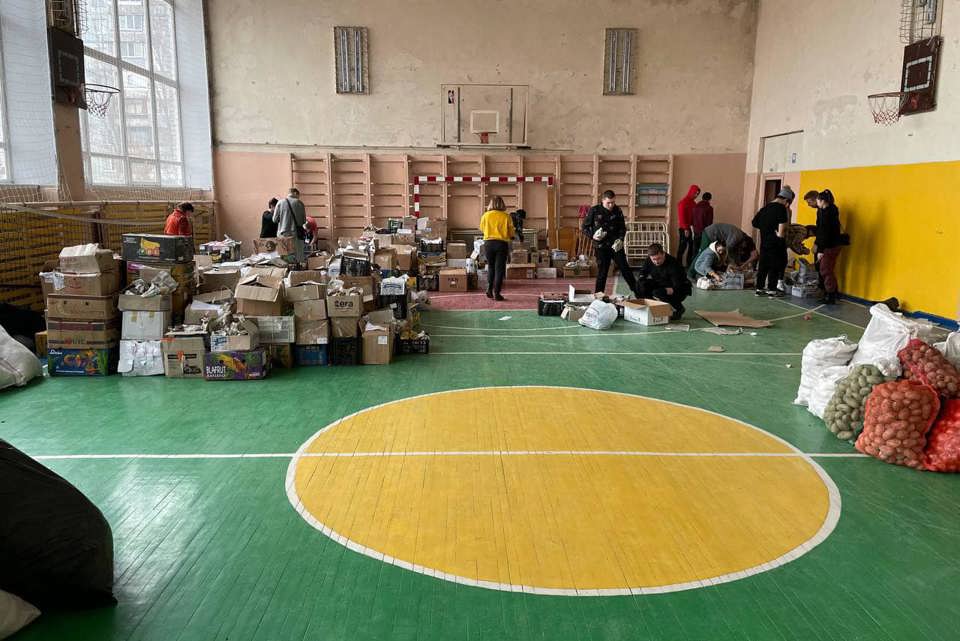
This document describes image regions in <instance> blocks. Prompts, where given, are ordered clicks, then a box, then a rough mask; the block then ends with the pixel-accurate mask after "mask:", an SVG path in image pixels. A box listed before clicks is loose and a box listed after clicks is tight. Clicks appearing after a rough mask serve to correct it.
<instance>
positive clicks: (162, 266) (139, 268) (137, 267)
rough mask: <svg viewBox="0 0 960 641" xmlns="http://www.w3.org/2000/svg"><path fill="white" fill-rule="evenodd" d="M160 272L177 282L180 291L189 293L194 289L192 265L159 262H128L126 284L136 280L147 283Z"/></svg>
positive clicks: (193, 269) (194, 273) (193, 268)
mask: <svg viewBox="0 0 960 641" xmlns="http://www.w3.org/2000/svg"><path fill="white" fill-rule="evenodd" d="M161 271H165V272H167V273H168V274H170V277H171V278H173V280H175V281H177V284H178V285H179V286H180V289H182V290H185V291H190V292H192V291H193V290H194V289H195V286H196V281H195V279H196V269H195V267H194V265H193V263H172V262H169V261H159V260H157V261H147V262H145V261H129V262H128V263H127V282H128V283H132V282H133V281H135V280H137V279H138V278H142V279H143V280H145V281H147V282H148V283H149V282H150V281H152V280H153V279H154V277H156V275H157V274H158V273H159V272H161ZM177 291H178V292H179V291H180V290H177Z"/></svg>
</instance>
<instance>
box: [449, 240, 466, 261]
mask: <svg viewBox="0 0 960 641" xmlns="http://www.w3.org/2000/svg"><path fill="white" fill-rule="evenodd" d="M468 256H469V254H468V253H467V244H466V243H447V258H448V259H449V258H453V259H454V260H459V259H462V258H467V257H468Z"/></svg>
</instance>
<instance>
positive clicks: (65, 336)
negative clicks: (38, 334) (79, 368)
mask: <svg viewBox="0 0 960 641" xmlns="http://www.w3.org/2000/svg"><path fill="white" fill-rule="evenodd" d="M46 335H47V343H48V345H49V347H50V348H51V349H52V348H68V349H77V348H86V347H95V348H107V347H116V346H117V341H119V340H120V326H119V324H118V323H117V320H116V319H115V318H112V319H110V320H108V321H75V320H74V321H71V320H56V319H49V320H47V332H46Z"/></svg>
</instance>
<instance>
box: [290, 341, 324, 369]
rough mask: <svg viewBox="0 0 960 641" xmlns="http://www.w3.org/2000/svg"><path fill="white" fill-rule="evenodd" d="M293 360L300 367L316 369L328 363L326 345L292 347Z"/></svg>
mask: <svg viewBox="0 0 960 641" xmlns="http://www.w3.org/2000/svg"><path fill="white" fill-rule="evenodd" d="M293 355H294V356H293V360H294V362H295V363H296V364H297V365H299V366H300V367H318V366H325V365H327V364H328V363H329V360H328V359H327V346H326V345H294V346H293Z"/></svg>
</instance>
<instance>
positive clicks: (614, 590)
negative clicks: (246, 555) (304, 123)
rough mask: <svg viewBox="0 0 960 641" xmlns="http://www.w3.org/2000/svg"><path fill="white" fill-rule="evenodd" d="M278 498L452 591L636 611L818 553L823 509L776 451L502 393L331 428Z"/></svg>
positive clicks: (597, 395)
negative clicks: (638, 604) (637, 605)
mask: <svg viewBox="0 0 960 641" xmlns="http://www.w3.org/2000/svg"><path fill="white" fill-rule="evenodd" d="M287 492H288V496H289V498H290V500H291V502H292V503H293V505H294V506H295V507H296V508H297V510H298V511H299V512H300V513H301V514H302V515H303V517H304V518H305V519H307V520H308V521H309V522H310V523H311V524H313V525H314V526H315V527H317V528H318V529H320V530H321V531H323V532H324V533H325V534H327V535H328V536H330V537H331V538H333V539H335V540H337V541H339V542H340V543H342V544H344V545H347V546H349V547H350V548H351V549H353V550H356V551H359V552H361V553H363V554H367V555H369V556H372V557H374V558H377V559H382V560H384V561H385V562H389V563H394V564H397V565H400V566H401V567H405V568H408V569H411V570H415V571H419V572H422V573H424V574H428V575H431V576H437V577H440V578H444V579H447V580H451V581H456V582H459V583H465V584H469V585H478V586H482V587H488V588H494V589H502V590H514V591H527V592H535V593H544V594H571V595H573V594H576V595H605V594H644V593H656V592H667V591H674V590H682V589H689V588H693V587H700V586H704V585H713V584H717V583H723V582H726V581H731V580H735V579H738V578H743V577H746V576H749V575H751V574H756V573H758V572H761V571H764V570H767V569H771V568H773V567H777V566H779V565H782V564H784V563H786V562H788V561H791V560H793V559H795V558H797V557H799V556H800V555H801V554H803V553H804V552H806V551H807V550H809V549H810V548H812V547H813V546H815V545H816V544H817V543H819V542H820V541H822V540H823V539H825V538H826V536H827V535H829V533H830V532H831V531H832V529H833V527H834V526H835V524H836V521H837V518H838V517H839V494H838V493H837V490H836V486H834V484H833V482H832V481H831V480H830V478H829V477H828V476H827V475H826V473H825V472H824V471H823V470H822V469H821V468H820V467H819V466H818V465H817V464H816V463H815V462H814V461H813V460H812V459H810V458H809V457H807V456H806V455H804V454H802V453H800V452H799V451H798V450H796V449H795V448H793V447H792V446H791V445H789V444H787V443H786V442H784V441H782V440H780V439H778V438H776V437H774V436H772V435H770V434H768V433H766V432H763V431H762V430H759V429H757V428H755V427H751V426H749V425H746V424H744V423H741V422H738V421H734V420H732V419H730V418H727V417H723V416H720V415H717V414H713V413H710V412H706V411H703V410H699V409H696V408H692V407H687V406H682V405H676V404H671V403H666V402H663V401H658V400H654V399H648V398H643V397H638V396H631V395H625V394H617V393H612V392H603V391H597V390H586V389H577V388H550V387H503V388H482V389H473V390H461V391H454V392H444V393H438V394H432V395H427V396H422V397H416V398H411V399H404V400H402V401H397V402H393V403H389V404H386V405H381V406H377V407H374V408H371V409H368V410H364V411H362V412H359V413H357V414H354V415H352V416H348V417H346V418H344V419H342V420H340V421H338V422H336V423H334V424H332V425H330V426H328V427H326V428H324V429H323V430H321V431H320V432H318V433H317V434H316V435H315V436H314V437H313V438H312V439H311V440H310V441H308V442H307V443H306V444H305V445H304V446H303V447H302V448H301V449H300V451H299V452H298V453H297V455H296V456H295V457H294V460H293V461H292V462H291V464H290V468H289V472H288V478H287Z"/></svg>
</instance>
